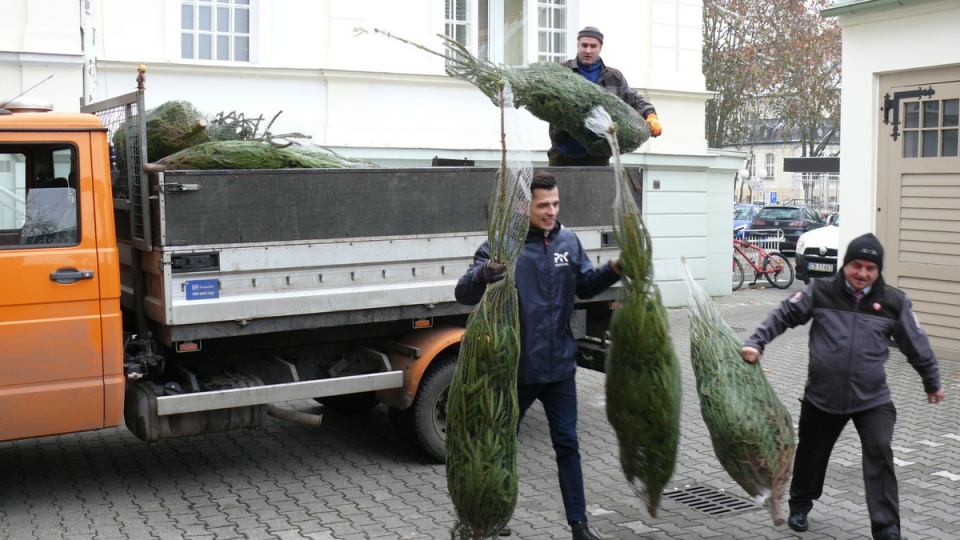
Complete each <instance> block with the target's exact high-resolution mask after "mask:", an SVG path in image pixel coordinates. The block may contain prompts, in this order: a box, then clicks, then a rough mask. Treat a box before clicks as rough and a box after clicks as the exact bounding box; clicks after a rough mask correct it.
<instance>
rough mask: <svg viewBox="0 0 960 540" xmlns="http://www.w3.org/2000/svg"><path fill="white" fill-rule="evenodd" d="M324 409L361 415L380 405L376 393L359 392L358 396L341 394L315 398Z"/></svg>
mask: <svg viewBox="0 0 960 540" xmlns="http://www.w3.org/2000/svg"><path fill="white" fill-rule="evenodd" d="M315 400H316V401H317V402H318V403H320V404H322V405H323V406H324V407H330V408H331V409H333V410H335V411H337V412H341V413H344V414H363V413H365V412H367V411H369V410H370V409H373V408H374V407H376V406H377V405H379V404H380V400H378V399H377V393H376V392H360V393H359V394H343V395H339V396H327V397H322V398H315Z"/></svg>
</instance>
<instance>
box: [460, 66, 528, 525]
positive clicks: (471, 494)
mask: <svg viewBox="0 0 960 540" xmlns="http://www.w3.org/2000/svg"><path fill="white" fill-rule="evenodd" d="M500 91H501V99H502V102H504V103H509V102H510V92H509V87H505V85H501V90H500ZM503 122H504V119H503V107H501V123H503ZM501 144H502V146H503V158H502V162H501V168H500V171H499V174H498V177H497V182H496V186H495V188H494V191H493V194H492V200H491V208H492V210H493V212H492V215H491V216H490V227H489V230H488V239H487V243H488V246H489V251H490V260H492V261H497V262H501V263H504V264H506V267H507V268H506V273H505V278H504V279H503V280H501V281H498V282H496V283H492V284H490V285H488V286H487V288H486V290H485V292H484V294H483V297H482V298H481V300H480V303H479V305H478V306H477V308H476V309H475V310H474V311H473V312H472V313H471V314H470V316H469V317H468V319H467V327H466V331H465V332H464V335H463V339H462V340H461V345H460V356H459V359H458V361H457V369H456V371H455V372H454V377H453V382H452V383H451V386H450V394H449V395H450V397H449V400H448V402H447V439H446V451H447V461H446V463H447V487H448V489H449V491H450V497H451V499H452V500H453V504H454V508H455V509H456V513H457V522H456V524H455V525H454V528H453V530H452V531H451V537H452V538H454V539H471V540H479V539H481V538H491V537H496V536H497V534H498V533H499V532H500V530H501V529H502V528H503V527H505V526H506V525H507V522H508V521H509V520H510V517H511V516H512V515H513V510H514V508H515V507H516V504H517V420H518V417H519V407H518V404H517V364H518V362H519V360H520V319H519V312H520V306H519V299H518V297H517V288H516V283H515V281H514V273H515V269H516V262H517V258H518V257H519V256H520V252H521V250H522V249H523V241H524V238H525V237H526V234H527V228H528V226H529V220H528V214H527V208H528V207H529V201H530V178H531V176H532V168H531V166H530V164H529V162H522V161H520V162H519V163H516V164H514V166H513V167H510V166H508V160H507V150H506V134H505V130H502V131H501ZM524 203H527V204H524Z"/></svg>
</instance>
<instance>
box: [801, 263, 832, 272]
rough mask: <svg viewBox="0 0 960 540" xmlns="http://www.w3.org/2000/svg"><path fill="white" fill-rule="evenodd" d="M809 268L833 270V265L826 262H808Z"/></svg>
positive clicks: (822, 270)
mask: <svg viewBox="0 0 960 540" xmlns="http://www.w3.org/2000/svg"><path fill="white" fill-rule="evenodd" d="M807 270H810V271H812V272H833V265H832V264H825V263H807Z"/></svg>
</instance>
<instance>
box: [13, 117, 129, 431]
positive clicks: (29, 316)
mask: <svg viewBox="0 0 960 540" xmlns="http://www.w3.org/2000/svg"><path fill="white" fill-rule="evenodd" d="M19 107H20V104H19V103H9V104H7V106H6V110H8V111H9V110H11V109H12V110H14V111H18V110H19ZM30 109H31V110H33V111H36V110H37V105H36V104H31V105H30ZM41 111H42V108H41ZM106 136H107V135H106V130H105V129H104V127H103V125H102V123H101V122H100V121H99V120H97V118H96V117H92V116H90V115H81V114H55V113H47V112H22V113H21V112H17V113H16V114H0V276H3V279H2V281H0V347H2V351H0V440H8V439H18V438H25V437H35V436H42V435H50V434H57V433H66V432H74V431H83V430H89V429H97V428H103V427H108V426H116V425H118V424H119V423H120V422H121V421H122V418H123V416H122V412H123V393H124V378H123V345H122V330H121V316H120V303H119V298H120V279H119V275H118V264H117V247H116V242H115V239H114V230H113V223H112V220H110V219H104V216H109V215H111V212H112V210H111V205H110V200H111V194H110V193H109V192H108V191H106V190H105V189H104V186H103V185H102V184H99V183H97V182H94V178H95V177H98V176H100V175H104V174H107V173H108V158H107V155H106V152H105V151H104V150H103V149H104V148H106Z"/></svg>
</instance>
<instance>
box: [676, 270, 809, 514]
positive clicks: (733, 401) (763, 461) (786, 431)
mask: <svg viewBox="0 0 960 540" xmlns="http://www.w3.org/2000/svg"><path fill="white" fill-rule="evenodd" d="M684 266H685V267H686V261H684ZM687 283H688V285H689V286H690V294H691V302H690V312H691V315H690V361H691V362H692V364H693V372H694V375H695V376H696V378H697V394H698V395H699V396H700V413H701V414H702V415H703V421H704V423H705V424H706V425H707V429H708V430H709V431H710V439H711V441H712V442H713V450H714V452H715V453H716V456H717V459H718V460H719V461H720V465H722V466H723V468H724V470H726V471H727V473H729V474H730V477H731V478H733V479H734V481H736V482H737V484H739V485H740V487H742V488H743V489H744V490H745V491H746V492H747V493H749V494H750V495H751V496H752V497H754V498H756V499H757V501H758V502H760V503H764V504H766V506H767V509H768V510H769V511H770V515H771V516H772V517H773V523H774V525H782V524H783V522H784V519H783V514H782V513H781V510H780V501H781V500H782V499H783V495H784V492H785V490H786V487H787V482H788V480H789V478H790V466H791V464H792V463H793V454H794V451H795V449H796V447H795V439H794V433H793V423H792V422H791V420H790V413H789V411H787V408H786V407H785V406H784V405H783V403H781V402H780V399H779V398H778V397H777V394H776V391H774V389H773V386H771V385H770V382H769V381H767V378H766V376H764V374H763V370H762V369H761V367H760V364H759V363H754V364H748V363H747V362H745V361H744V360H743V358H742V357H741V356H740V350H741V347H742V342H741V340H740V339H739V338H738V337H737V335H736V333H735V332H734V331H733V330H732V329H731V328H730V327H729V326H727V324H726V322H724V320H723V317H721V315H720V313H719V312H718V311H717V308H716V306H715V305H714V304H713V301H712V300H710V298H709V297H707V296H706V295H705V294H704V293H703V290H702V289H700V287H699V286H698V285H697V284H696V283H695V282H694V281H693V276H692V275H691V274H690V270H689V268H687Z"/></svg>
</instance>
